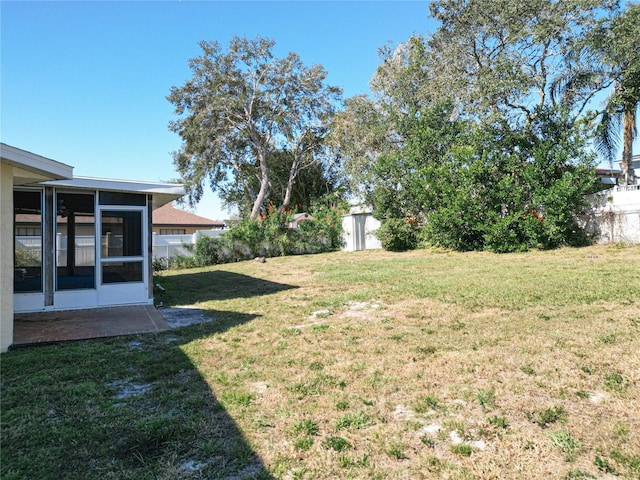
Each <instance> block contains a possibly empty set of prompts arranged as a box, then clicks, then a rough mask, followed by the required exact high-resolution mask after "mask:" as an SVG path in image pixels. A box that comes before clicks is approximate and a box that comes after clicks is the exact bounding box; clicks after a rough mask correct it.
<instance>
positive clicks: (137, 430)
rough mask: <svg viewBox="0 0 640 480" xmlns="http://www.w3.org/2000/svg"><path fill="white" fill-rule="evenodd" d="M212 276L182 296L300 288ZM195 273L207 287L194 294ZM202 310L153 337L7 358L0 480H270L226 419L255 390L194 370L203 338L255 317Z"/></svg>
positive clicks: (37, 349) (28, 350)
mask: <svg viewBox="0 0 640 480" xmlns="http://www.w3.org/2000/svg"><path fill="white" fill-rule="evenodd" d="M211 273H216V274H214V275H211V274H187V275H181V276H180V279H179V281H180V290H181V291H182V292H185V295H184V296H182V295H181V296H180V301H181V302H190V303H195V302H197V301H204V300H222V299H227V298H234V297H242V298H246V297H251V296H256V295H267V294H271V293H275V292H278V291H282V290H287V289H289V288H294V287H291V286H289V285H282V284H277V283H274V282H268V281H264V280H261V279H253V278H251V277H248V276H244V275H238V274H233V273H229V272H211ZM196 278H197V279H198V282H197V283H199V284H203V286H202V287H201V288H197V289H194V290H193V291H190V285H193V284H194V281H195V279H196ZM203 279H204V280H203ZM169 292H170V289H169ZM234 292H235V293H234ZM206 313H207V315H209V316H211V317H212V319H213V320H212V321H211V322H206V323H198V324H194V325H190V326H186V327H179V328H176V329H171V330H167V331H164V332H159V333H155V334H141V335H129V336H122V337H113V338H105V339H95V340H81V341H70V342H64V343H55V344H45V345H39V346H30V347H24V348H19V349H15V350H13V351H10V352H9V353H6V354H3V355H2V370H3V378H2V384H1V388H0V394H1V395H2V410H1V414H2V422H1V423H2V435H1V451H2V462H1V467H0V476H1V477H2V478H83V479H88V480H91V479H99V478H105V477H109V478H136V479H156V478H165V479H173V478H175V479H181V478H203V479H204V478H206V479H209V478H220V479H223V478H233V479H263V480H269V479H272V478H273V477H272V476H271V475H270V474H269V472H268V470H267V468H266V466H265V465H264V462H263V460H262V459H261V458H260V456H259V455H258V454H257V453H256V452H255V451H254V449H253V447H252V446H251V444H250V442H249V441H248V440H247V438H246V437H245V436H244V434H243V433H242V431H241V429H240V428H239V427H238V424H237V422H236V420H235V419H234V418H233V417H232V416H231V415H230V414H229V412H228V408H229V407H230V406H231V407H232V408H233V409H234V411H236V412H238V411H239V412H245V411H246V412H249V411H250V408H251V402H252V397H251V395H250V394H247V393H248V392H243V391H241V389H238V388H230V389H227V390H225V389H221V390H218V387H217V386H216V385H219V383H217V382H216V375H217V374H218V372H217V371H211V370H206V369H205V370H202V371H201V370H200V369H199V368H198V365H199V360H198V358H200V359H201V358H203V357H202V356H201V355H202V353H199V351H198V348H200V345H201V344H200V343H199V341H200V340H206V339H207V338H212V337H215V336H216V335H219V334H222V333H224V332H226V331H227V330H229V329H231V328H233V327H236V326H238V325H242V324H246V323H248V322H251V321H253V320H254V319H256V318H258V317H259V315H253V314H245V313H240V312H234V311H222V310H207V311H206ZM225 388H226V387H225ZM230 393H232V395H230ZM241 414H243V415H244V414H245V413H241ZM248 414H249V413H247V415H248ZM52 459H55V461H52Z"/></svg>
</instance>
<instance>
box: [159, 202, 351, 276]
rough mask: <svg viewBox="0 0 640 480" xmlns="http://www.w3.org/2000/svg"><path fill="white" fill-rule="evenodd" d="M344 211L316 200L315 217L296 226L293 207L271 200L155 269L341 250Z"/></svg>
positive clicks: (163, 260) (164, 261) (202, 237)
mask: <svg viewBox="0 0 640 480" xmlns="http://www.w3.org/2000/svg"><path fill="white" fill-rule="evenodd" d="M342 211H343V209H342V207H341V206H338V207H336V206H335V205H328V206H327V204H326V203H324V201H323V200H320V201H317V202H315V203H314V210H313V211H312V213H311V215H312V217H313V219H309V220H306V221H303V222H300V224H299V227H298V228H296V229H293V228H289V224H290V222H291V221H292V219H293V211H292V210H287V211H283V212H280V211H279V210H278V209H277V208H275V206H274V205H273V204H270V205H269V207H268V208H267V209H266V211H265V212H264V213H263V214H262V215H261V216H260V217H259V219H258V220H251V219H249V218H244V219H243V220H241V221H239V222H238V223H236V224H235V225H234V226H233V227H232V228H230V229H229V230H228V231H227V232H226V233H225V234H223V235H220V236H219V237H209V236H206V235H203V236H201V237H200V238H198V240H197V241H196V244H195V246H193V247H191V246H187V248H189V249H190V250H191V254H188V255H177V256H175V257H173V258H171V259H169V260H165V259H162V260H159V261H156V262H154V270H155V271H160V270H165V269H168V268H169V269H170V268H193V267H204V266H207V265H217V264H222V263H229V262H236V261H240V260H249V259H252V258H255V257H274V256H285V255H298V254H309V253H322V252H330V251H334V250H338V249H340V248H341V247H342V215H341V213H342Z"/></svg>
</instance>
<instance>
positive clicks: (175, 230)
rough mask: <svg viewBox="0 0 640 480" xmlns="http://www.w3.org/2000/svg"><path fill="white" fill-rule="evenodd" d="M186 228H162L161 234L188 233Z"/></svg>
mask: <svg viewBox="0 0 640 480" xmlns="http://www.w3.org/2000/svg"><path fill="white" fill-rule="evenodd" d="M186 232H187V230H186V229H185V228H161V229H160V235H186V234H187V233H186Z"/></svg>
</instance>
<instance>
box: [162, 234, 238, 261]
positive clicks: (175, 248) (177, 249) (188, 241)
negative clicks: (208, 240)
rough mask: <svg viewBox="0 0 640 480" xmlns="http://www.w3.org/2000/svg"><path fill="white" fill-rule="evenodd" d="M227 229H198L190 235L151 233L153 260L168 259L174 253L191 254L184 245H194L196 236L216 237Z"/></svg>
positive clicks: (173, 255) (196, 239)
mask: <svg viewBox="0 0 640 480" xmlns="http://www.w3.org/2000/svg"><path fill="white" fill-rule="evenodd" d="M227 231H228V230H198V231H197V232H196V233H194V234H192V235H158V234H156V233H154V234H153V244H152V252H153V253H152V256H153V260H154V261H160V260H163V259H164V260H168V259H170V258H173V257H175V256H176V255H191V253H190V252H189V250H187V248H186V247H185V246H186V245H191V246H193V245H195V244H196V242H197V241H198V238H200V237H203V236H207V237H218V236H220V235H222V234H223V233H225V232H227Z"/></svg>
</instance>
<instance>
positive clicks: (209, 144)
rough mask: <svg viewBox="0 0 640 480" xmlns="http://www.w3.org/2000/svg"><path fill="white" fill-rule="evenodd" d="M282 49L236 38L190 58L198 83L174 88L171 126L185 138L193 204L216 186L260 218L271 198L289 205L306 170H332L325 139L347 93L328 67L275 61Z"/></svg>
mask: <svg viewBox="0 0 640 480" xmlns="http://www.w3.org/2000/svg"><path fill="white" fill-rule="evenodd" d="M274 46H275V42H274V41H273V40H271V39H268V38H263V37H260V36H258V37H257V38H256V39H253V40H248V39H247V38H241V37H237V36H234V37H232V38H231V40H230V42H229V45H228V48H227V49H226V50H223V48H222V47H221V45H220V44H219V43H218V42H206V41H202V42H200V47H201V48H202V55H201V56H199V57H196V58H192V59H191V60H189V67H190V68H191V71H192V74H193V76H192V78H191V79H189V80H188V81H186V82H185V84H184V85H182V86H181V87H172V88H171V93H170V94H169V95H168V96H167V99H168V100H169V102H171V103H172V104H173V105H174V106H175V113H176V116H177V117H178V118H177V119H176V120H174V121H172V122H170V124H169V129H170V130H171V131H173V132H175V133H177V134H178V135H180V137H181V138H182V140H183V142H182V147H181V149H180V151H178V152H176V153H175V154H174V165H175V167H176V169H177V171H178V172H179V173H180V175H181V176H182V179H183V181H184V183H185V186H186V187H187V191H188V194H189V200H190V203H192V204H193V203H196V202H197V201H198V200H199V199H200V198H201V197H202V194H203V192H204V184H205V183H209V184H210V185H211V187H212V188H213V189H214V190H215V191H217V193H218V194H219V195H220V196H221V197H222V198H223V199H225V201H227V202H228V203H231V204H235V205H237V206H239V207H240V209H241V211H242V210H243V207H245V206H247V205H250V211H251V213H250V217H251V219H252V220H255V219H256V218H257V217H258V215H259V214H260V211H261V210H262V208H264V206H265V204H266V202H267V199H268V198H269V197H270V198H272V199H273V200H274V201H277V202H278V205H279V206H281V207H283V208H287V207H288V205H289V203H290V202H291V199H292V197H293V196H295V193H294V192H293V188H294V186H295V184H296V180H297V178H298V176H299V175H300V172H303V171H304V170H306V169H308V168H317V167H318V166H319V165H322V166H323V167H324V165H323V164H324V163H326V162H325V157H326V156H325V155H324V154H323V143H324V137H325V136H326V134H327V131H328V128H327V125H328V124H329V122H330V119H331V117H332V116H333V114H334V112H335V110H336V106H337V105H338V102H339V101H340V97H341V93H342V92H341V90H340V89H339V88H337V87H334V86H326V85H325V84H324V81H325V79H326V76H327V72H326V70H324V68H323V67H322V66H319V65H315V66H313V67H306V66H305V65H304V64H303V63H302V61H301V59H300V57H299V56H298V55H297V54H295V53H293V52H290V53H289V54H287V55H286V56H285V57H283V58H275V56H274V54H273V47H274ZM249 105H251V107H250V108H249V107H248V106H249ZM274 139H277V143H278V146H277V147H276V146H275V143H276V142H275V141H274ZM311 177H312V178H314V177H315V176H314V175H311ZM320 177H321V178H322V177H323V175H322V172H321V174H320ZM311 183H313V182H311ZM303 193H304V192H303ZM270 194H271V195H270Z"/></svg>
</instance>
